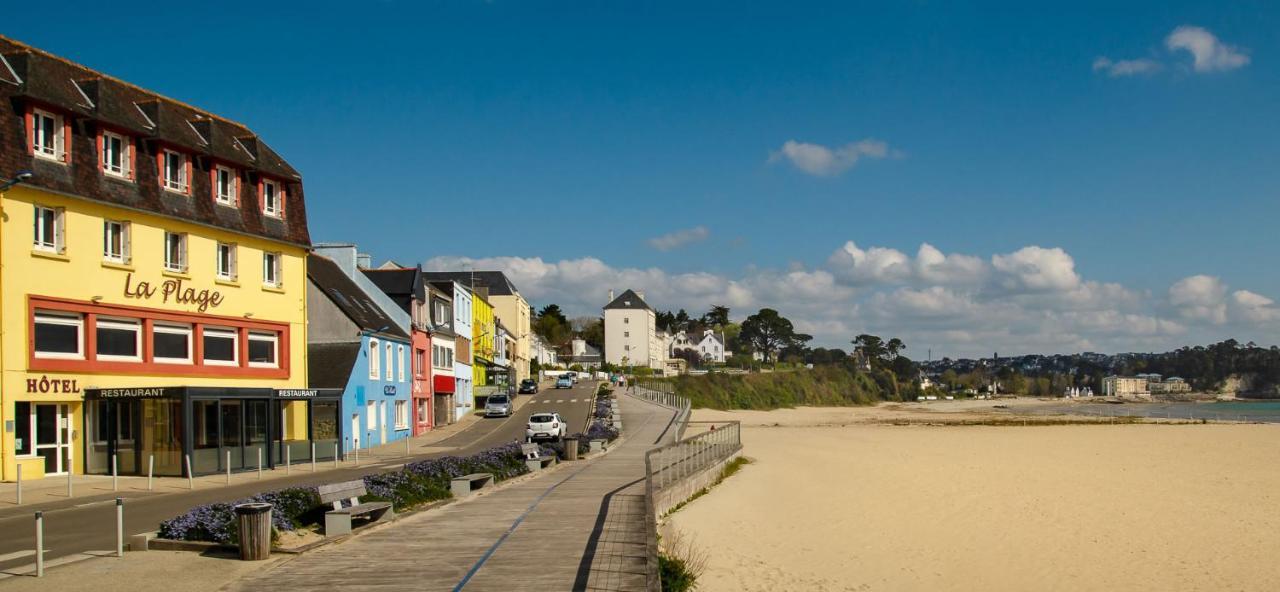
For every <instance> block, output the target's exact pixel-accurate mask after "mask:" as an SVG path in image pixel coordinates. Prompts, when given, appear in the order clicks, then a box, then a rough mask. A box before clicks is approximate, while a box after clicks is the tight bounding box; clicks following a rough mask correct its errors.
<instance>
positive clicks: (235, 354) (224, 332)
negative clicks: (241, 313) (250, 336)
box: [200, 327, 240, 366]
mask: <svg viewBox="0 0 1280 592" xmlns="http://www.w3.org/2000/svg"><path fill="white" fill-rule="evenodd" d="M200 343H201V345H202V346H203V349H204V355H203V358H204V363H205V364H208V365H211V366H235V365H237V364H238V363H239V357H240V356H239V354H240V347H239V338H238V334H237V333H236V330H235V329H226V328H220V327H205V328H204V331H203V332H202V336H201V341H200Z"/></svg>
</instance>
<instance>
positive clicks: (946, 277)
mask: <svg viewBox="0 0 1280 592" xmlns="http://www.w3.org/2000/svg"><path fill="white" fill-rule="evenodd" d="M425 267H426V268H427V269H432V270H441V269H447V270H459V269H467V268H470V269H477V270H487V269H498V270H503V271H505V272H507V273H508V275H509V276H510V278H511V280H512V281H513V282H514V283H515V284H516V286H517V287H519V289H520V290H521V292H522V293H523V294H524V296H525V297H526V298H527V299H529V301H530V303H531V304H534V305H535V306H542V305H545V304H548V303H552V302H554V303H556V304H559V305H560V306H561V307H562V308H564V309H565V311H566V312H567V314H569V315H570V316H579V315H591V316H598V315H599V314H600V308H601V307H602V306H603V305H604V304H605V301H606V299H607V297H608V291H609V290H610V289H613V290H615V292H616V291H621V290H624V289H627V288H633V289H636V290H643V291H644V292H645V296H646V299H647V300H648V301H649V303H650V304H651V305H653V306H654V307H655V308H658V309H659V310H677V309H680V308H684V309H686V310H688V311H689V312H690V313H691V314H701V313H702V312H704V311H706V310H707V309H708V308H709V307H710V306H711V305H713V304H724V305H727V306H729V307H730V308H731V309H732V316H733V318H735V319H738V320H741V319H742V318H744V317H746V316H747V315H748V314H750V313H752V312H754V311H756V310H758V309H759V308H762V307H771V308H776V309H778V310H779V311H780V312H782V314H784V315H786V316H787V317H788V318H790V319H791V320H792V321H793V322H794V323H795V325H796V327H797V328H798V330H800V331H802V332H804V333H808V334H810V335H813V336H814V342H813V344H814V345H821V346H825V347H840V348H844V349H848V348H849V340H850V339H852V338H853V336H855V335H857V334H858V333H862V332H871V333H876V334H880V335H885V336H896V337H900V338H902V339H904V340H905V341H906V342H907V344H908V346H909V347H911V348H912V349H911V350H909V354H910V355H912V356H913V357H916V358H923V357H924V356H925V355H926V353H925V352H926V350H928V349H932V351H933V352H934V354H935V357H940V356H942V355H950V356H961V355H964V356H976V355H982V356H987V355H991V352H993V351H998V352H1001V354H1002V355H1012V354H1018V353H1048V352H1075V351H1109V352H1115V351H1163V350H1167V349H1173V348H1177V347H1179V346H1182V345H1186V344H1196V343H1209V342H1211V341H1215V340H1218V339H1223V338H1225V337H1236V338H1237V339H1240V340H1241V341H1248V340H1255V341H1258V342H1266V341H1273V342H1274V341H1280V307H1278V306H1277V304H1276V302H1275V301H1273V300H1272V299H1271V298H1270V297H1268V296H1264V295H1262V294H1258V293H1255V292H1251V291H1248V290H1234V291H1233V290H1231V289H1229V287H1228V286H1227V285H1226V284H1225V283H1224V282H1223V281H1222V280H1220V279H1219V278H1217V277H1214V276H1210V275H1195V276H1190V277H1187V278H1183V279H1181V280H1179V281H1177V282H1175V283H1174V284H1173V285H1171V286H1170V287H1169V289H1168V293H1167V294H1156V295H1154V296H1153V295H1152V294H1150V293H1148V292H1142V291H1138V290H1134V289H1131V288H1129V287H1126V286H1123V285H1121V284H1117V283H1110V282H1100V281H1096V280H1089V279H1086V278H1084V277H1081V274H1080V272H1079V271H1078V270H1077V269H1076V262H1075V260H1074V259H1073V258H1072V257H1071V255H1070V254H1069V253H1067V252H1066V251H1064V250H1063V249H1061V248H1045V247H1040V246H1027V247H1023V248H1020V249H1016V250H1014V251H1012V252H1009V253H1003V254H996V255H992V256H990V257H989V258H983V257H979V256H976V255H969V254H961V253H944V252H943V251H941V250H940V249H938V248H936V247H934V246H932V245H931V244H929V243H924V244H921V245H920V247H919V249H918V251H917V252H916V255H915V256H914V257H912V256H910V255H907V254H906V253H903V252H902V251H899V250H897V249H893V248H889V247H878V246H868V247H860V246H858V245H857V244H856V243H854V242H853V241H849V242H848V243H846V244H845V245H844V246H842V247H841V248H839V249H836V250H835V252H834V253H833V254H832V255H831V257H830V258H829V260H828V261H827V262H826V266H825V267H816V268H815V267H806V265H805V264H804V263H803V262H792V264H791V265H789V266H787V267H786V268H785V269H761V268H748V269H746V270H745V271H743V272H741V273H735V274H723V273H709V272H692V273H673V272H668V271H666V270H664V269H661V268H657V267H644V268H642V267H615V266H611V265H609V264H607V263H605V262H604V261H601V260H600V259H597V258H594V257H582V258H577V259H563V260H559V261H546V260H543V259H541V258H538V257H492V258H484V259H469V258H464V257H437V258H434V259H431V260H430V261H428V262H426V264H425Z"/></svg>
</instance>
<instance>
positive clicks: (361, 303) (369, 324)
mask: <svg viewBox="0 0 1280 592" xmlns="http://www.w3.org/2000/svg"><path fill="white" fill-rule="evenodd" d="M307 277H308V278H309V279H310V280H311V282H312V283H314V284H315V285H316V287H317V288H320V290H321V291H322V292H324V293H325V295H326V296H328V297H329V299H330V300H332V301H333V303H334V305H336V306H337V307H338V308H339V309H341V310H342V312H343V313H344V314H346V315H347V317H348V318H350V319H351V321H352V322H354V323H355V324H356V326H358V327H360V328H361V329H364V330H366V331H372V332H374V333H377V334H380V335H384V336H389V337H393V338H399V339H404V340H408V339H409V336H408V335H406V334H405V332H404V331H401V330H400V328H399V327H398V326H396V322H395V321H393V320H392V319H391V317H389V316H387V314H386V313H385V312H383V311H382V308H381V307H379V306H378V305H377V304H375V303H374V302H373V300H370V299H369V295H368V294H365V293H364V290H361V289H360V286H359V285H357V284H356V283H355V281H354V280H352V279H351V278H349V277H347V274H345V273H343V272H342V268H340V267H338V264H337V263H334V262H333V260H332V259H329V258H328V257H324V256H322V255H316V254H315V253H312V254H311V255H309V256H308V257H307Z"/></svg>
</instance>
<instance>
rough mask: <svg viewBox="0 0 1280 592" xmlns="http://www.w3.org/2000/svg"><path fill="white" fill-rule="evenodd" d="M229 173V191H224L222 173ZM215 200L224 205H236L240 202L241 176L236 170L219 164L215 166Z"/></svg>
mask: <svg viewBox="0 0 1280 592" xmlns="http://www.w3.org/2000/svg"><path fill="white" fill-rule="evenodd" d="M223 173H226V175H227V192H226V193H223V192H222V175H223ZM213 200H214V201H215V202H217V203H220V204H222V205H224V206H232V207H234V206H236V205H237V204H239V203H240V176H239V175H238V174H236V170H235V169H233V168H231V167H228V166H222V165H217V166H215V167H213Z"/></svg>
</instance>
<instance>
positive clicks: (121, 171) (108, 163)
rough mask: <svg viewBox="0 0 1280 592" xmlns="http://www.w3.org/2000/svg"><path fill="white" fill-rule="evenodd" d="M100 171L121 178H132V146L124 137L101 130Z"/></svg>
mask: <svg viewBox="0 0 1280 592" xmlns="http://www.w3.org/2000/svg"><path fill="white" fill-rule="evenodd" d="M100 145H101V150H100V151H99V152H101V154H102V172H103V173H104V174H107V175H111V176H112V177H119V178H121V179H132V178H133V166H132V154H130V153H131V152H132V150H133V146H132V144H131V143H130V141H129V138H126V137H124V136H122V135H120V134H117V133H115V132H102V140H101V144H100Z"/></svg>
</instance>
